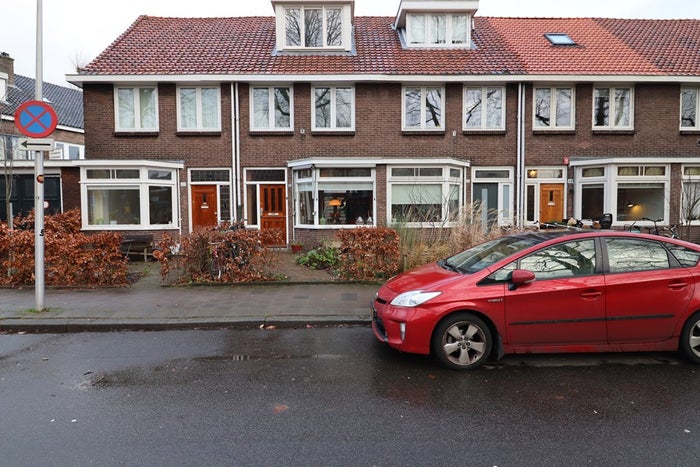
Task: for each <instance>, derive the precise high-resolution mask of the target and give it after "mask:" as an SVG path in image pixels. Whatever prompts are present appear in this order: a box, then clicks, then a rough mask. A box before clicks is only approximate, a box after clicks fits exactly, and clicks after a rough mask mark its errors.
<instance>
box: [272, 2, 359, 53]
mask: <svg viewBox="0 0 700 467" xmlns="http://www.w3.org/2000/svg"><path fill="white" fill-rule="evenodd" d="M344 22H345V20H344V18H343V9H342V8H338V7H333V6H328V7H294V8H285V16H284V27H285V46H286V47H304V48H314V49H316V48H323V47H333V48H337V47H342V46H343V45H344V39H345V38H344V35H345V34H344V27H345V26H344Z"/></svg>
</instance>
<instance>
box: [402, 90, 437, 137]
mask: <svg viewBox="0 0 700 467" xmlns="http://www.w3.org/2000/svg"><path fill="white" fill-rule="evenodd" d="M403 108H404V112H403V129H404V130H444V123H443V118H444V116H443V109H444V108H445V90H444V89H443V88H442V87H432V86H423V87H408V86H407V87H405V88H404V92H403Z"/></svg>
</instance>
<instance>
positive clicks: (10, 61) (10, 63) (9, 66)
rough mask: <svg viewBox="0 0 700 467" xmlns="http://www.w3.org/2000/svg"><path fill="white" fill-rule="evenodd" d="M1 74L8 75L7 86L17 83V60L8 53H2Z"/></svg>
mask: <svg viewBox="0 0 700 467" xmlns="http://www.w3.org/2000/svg"><path fill="white" fill-rule="evenodd" d="M0 73H5V74H6V75H7V84H8V85H12V84H14V83H15V59H14V58H12V57H10V54H8V53H7V52H0Z"/></svg>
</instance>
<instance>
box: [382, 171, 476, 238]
mask: <svg viewBox="0 0 700 467" xmlns="http://www.w3.org/2000/svg"><path fill="white" fill-rule="evenodd" d="M461 182H462V169H460V168H456V167H449V168H448V167H430V166H414V167H390V168H389V190H390V196H391V199H390V210H389V222H390V223H408V224H417V225H424V224H435V223H440V224H444V223H448V222H451V221H454V220H455V219H456V218H457V216H458V215H459V212H460V208H461V206H462V184H461Z"/></svg>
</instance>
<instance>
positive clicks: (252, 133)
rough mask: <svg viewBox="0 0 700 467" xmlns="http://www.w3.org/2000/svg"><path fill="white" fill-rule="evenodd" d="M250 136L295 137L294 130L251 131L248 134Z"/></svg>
mask: <svg viewBox="0 0 700 467" xmlns="http://www.w3.org/2000/svg"><path fill="white" fill-rule="evenodd" d="M302 134H303V133H302ZM248 135H249V136H294V130H250V131H249V132H248Z"/></svg>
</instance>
